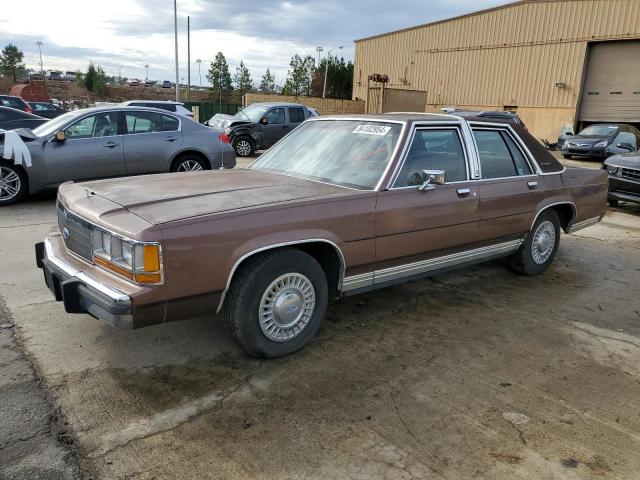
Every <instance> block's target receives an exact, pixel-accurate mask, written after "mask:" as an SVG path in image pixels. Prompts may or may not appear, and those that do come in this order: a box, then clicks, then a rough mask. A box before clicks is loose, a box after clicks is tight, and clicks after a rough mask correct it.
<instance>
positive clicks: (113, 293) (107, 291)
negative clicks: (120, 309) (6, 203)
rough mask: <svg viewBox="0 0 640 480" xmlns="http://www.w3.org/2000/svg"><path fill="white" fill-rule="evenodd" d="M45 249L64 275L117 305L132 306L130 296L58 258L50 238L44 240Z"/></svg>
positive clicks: (47, 257) (48, 258)
mask: <svg viewBox="0 0 640 480" xmlns="http://www.w3.org/2000/svg"><path fill="white" fill-rule="evenodd" d="M44 249H45V259H46V260H48V261H49V262H51V263H52V264H53V265H54V266H55V267H56V268H57V269H59V270H60V271H62V272H63V273H66V274H67V275H69V276H70V277H75V278H77V279H78V280H80V281H81V282H83V283H85V284H86V285H87V286H88V287H90V288H93V289H94V290H97V291H98V292H100V293H102V294H103V295H106V296H107V297H109V298H110V299H111V300H113V302H115V303H119V304H125V305H130V304H131V298H130V297H129V296H128V295H125V294H124V293H122V292H119V291H118V290H116V289H114V288H111V287H109V286H107V285H105V284H103V283H100V282H98V281H97V280H95V279H94V278H92V277H90V276H89V275H87V274H86V273H84V272H82V271H81V270H77V269H75V268H74V267H72V266H71V265H69V264H68V263H66V262H65V261H64V260H62V259H60V258H58V257H56V256H55V254H54V253H53V247H52V246H51V240H49V238H45V240H44Z"/></svg>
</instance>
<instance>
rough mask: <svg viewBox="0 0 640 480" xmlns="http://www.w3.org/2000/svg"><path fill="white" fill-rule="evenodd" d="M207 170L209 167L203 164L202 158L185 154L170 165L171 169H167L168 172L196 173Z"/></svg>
mask: <svg viewBox="0 0 640 480" xmlns="http://www.w3.org/2000/svg"><path fill="white" fill-rule="evenodd" d="M208 169H209V167H208V166H207V164H206V163H205V162H204V160H202V158H200V157H198V156H197V155H191V154H187V155H182V156H180V157H178V158H176V159H175V160H174V161H173V162H172V163H171V168H170V169H169V171H171V172H198V171H202V170H208Z"/></svg>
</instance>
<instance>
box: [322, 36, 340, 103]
mask: <svg viewBox="0 0 640 480" xmlns="http://www.w3.org/2000/svg"><path fill="white" fill-rule="evenodd" d="M336 48H337V49H339V50H342V45H340V46H339V47H333V48H332V49H331V50H329V51H328V52H327V64H326V65H325V66H324V85H323V86H322V98H325V95H326V93H327V72H329V61H330V60H331V52H333V51H334V50H335V49H336Z"/></svg>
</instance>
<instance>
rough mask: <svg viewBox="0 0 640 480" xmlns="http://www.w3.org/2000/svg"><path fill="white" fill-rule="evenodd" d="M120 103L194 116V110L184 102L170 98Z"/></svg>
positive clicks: (126, 105) (125, 105) (124, 105)
mask: <svg viewBox="0 0 640 480" xmlns="http://www.w3.org/2000/svg"><path fill="white" fill-rule="evenodd" d="M120 105H122V106H123V107H150V108H161V109H162V110H166V111H167V112H175V113H177V114H178V115H182V116H184V117H189V118H193V112H192V111H191V110H189V109H188V108H187V107H185V106H184V103H182V102H172V101H169V100H127V101H126V102H122V103H121V104H120Z"/></svg>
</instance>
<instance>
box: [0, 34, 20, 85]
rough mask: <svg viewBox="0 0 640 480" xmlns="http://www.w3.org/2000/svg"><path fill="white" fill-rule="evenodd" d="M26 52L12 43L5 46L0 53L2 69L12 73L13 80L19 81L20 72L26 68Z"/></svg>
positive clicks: (6, 72) (0, 66)
mask: <svg viewBox="0 0 640 480" xmlns="http://www.w3.org/2000/svg"><path fill="white" fill-rule="evenodd" d="M23 59H24V54H23V53H22V51H20V49H19V48H18V47H16V46H15V45H12V44H11V43H10V44H9V45H7V46H6V47H4V49H3V50H2V53H0V69H2V73H4V74H5V75H12V76H13V81H14V82H16V81H18V73H19V72H20V71H22V70H24V63H22V60H23Z"/></svg>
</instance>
